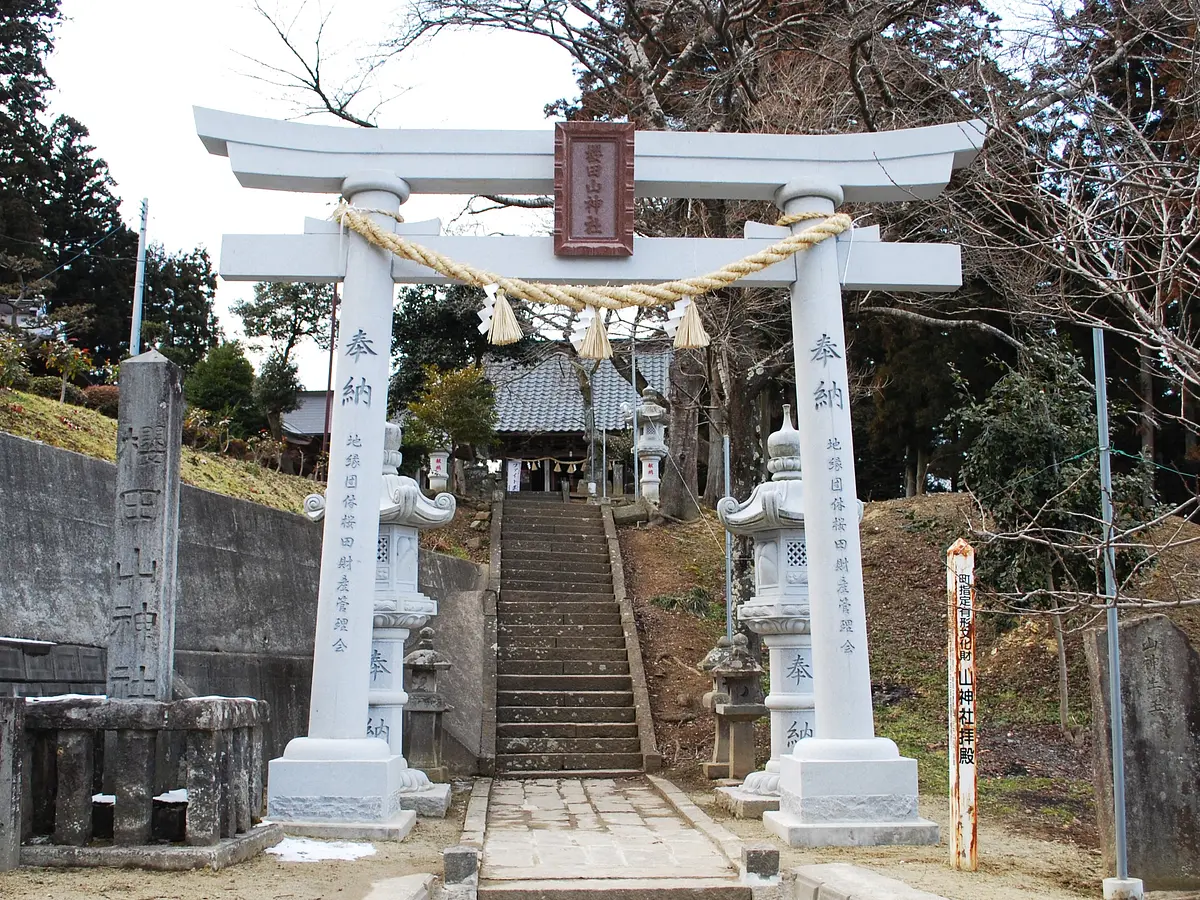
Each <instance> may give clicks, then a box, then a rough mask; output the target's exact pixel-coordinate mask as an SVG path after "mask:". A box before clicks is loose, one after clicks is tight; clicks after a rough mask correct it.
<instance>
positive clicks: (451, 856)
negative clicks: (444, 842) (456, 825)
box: [442, 845, 479, 885]
mask: <svg viewBox="0 0 1200 900" xmlns="http://www.w3.org/2000/svg"><path fill="white" fill-rule="evenodd" d="M442 881H443V882H444V883H446V884H448V885H449V884H475V883H477V882H478V881H479V849H478V848H477V847H465V846H462V845H459V846H457V847H447V848H446V849H445V850H443V851H442Z"/></svg>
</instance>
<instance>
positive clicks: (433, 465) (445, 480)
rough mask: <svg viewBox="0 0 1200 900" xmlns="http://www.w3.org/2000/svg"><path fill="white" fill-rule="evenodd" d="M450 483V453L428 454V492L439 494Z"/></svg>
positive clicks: (441, 451)
mask: <svg viewBox="0 0 1200 900" xmlns="http://www.w3.org/2000/svg"><path fill="white" fill-rule="evenodd" d="M449 483H450V451H449V450H446V449H444V448H443V449H441V450H432V451H430V453H429V492H430V493H431V494H440V493H441V492H442V491H444V490H446V486H447V485H448V484H449Z"/></svg>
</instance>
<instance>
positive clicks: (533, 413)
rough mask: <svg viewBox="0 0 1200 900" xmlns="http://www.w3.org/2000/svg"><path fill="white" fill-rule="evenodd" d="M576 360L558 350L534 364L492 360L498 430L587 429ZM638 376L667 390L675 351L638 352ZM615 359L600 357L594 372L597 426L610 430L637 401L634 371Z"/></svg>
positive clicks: (621, 424) (489, 366)
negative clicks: (624, 406) (631, 379)
mask: <svg viewBox="0 0 1200 900" xmlns="http://www.w3.org/2000/svg"><path fill="white" fill-rule="evenodd" d="M575 365H576V363H574V362H573V361H572V360H571V358H570V357H569V356H567V354H566V353H554V354H552V355H550V356H548V357H547V358H546V359H544V360H542V361H541V362H540V363H536V364H534V365H522V364H520V363H516V362H513V361H510V360H505V359H495V358H488V359H486V360H485V361H484V369H485V370H486V372H487V377H488V380H489V381H491V382H492V384H494V385H495V386H496V419H497V422H496V431H499V432H524V433H537V432H544V431H580V432H581V431H583V430H584V418H583V394H582V392H581V391H580V388H579V376H578V375H577V372H576V368H575ZM637 367H638V375H639V376H640V377H641V378H644V379H646V382H647V383H648V384H649V385H650V386H651V387H653V388H654V389H655V390H656V391H658V392H659V393H662V394H665V393H666V391H667V379H668V377H669V373H670V368H671V351H669V350H666V351H662V350H660V351H658V352H649V353H645V354H642V353H639V354H638V357H637ZM625 370H626V365H625V364H624V362H623V364H622V367H621V371H618V370H617V367H616V366H615V365H613V361H612V360H611V359H604V360H601V361H600V365H599V367H598V368H597V369H596V371H595V373H594V374H593V375H592V379H591V384H592V407H593V412H594V413H595V416H596V426H597V427H598V428H601V429H604V430H606V431H615V430H619V429H623V428H625V427H626V423H625V417H624V415H623V413H622V412H621V404H623V403H624V404H632V403H633V400H634V390H633V387H632V386H631V385H630V382H629V376H630V374H631V373H630V372H628V371H625Z"/></svg>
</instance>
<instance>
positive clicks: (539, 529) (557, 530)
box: [500, 519, 604, 543]
mask: <svg viewBox="0 0 1200 900" xmlns="http://www.w3.org/2000/svg"><path fill="white" fill-rule="evenodd" d="M500 536H501V537H503V538H508V537H513V538H516V539H517V540H520V539H521V538H522V537H534V538H536V537H553V538H554V539H555V540H563V539H564V538H590V539H592V540H594V541H595V540H599V539H602V538H603V537H604V523H603V522H535V521H528V522H510V521H508V520H507V519H505V520H504V524H503V525H501V526H500ZM563 543H565V540H563Z"/></svg>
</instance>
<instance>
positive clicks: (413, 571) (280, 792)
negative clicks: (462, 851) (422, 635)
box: [267, 422, 455, 840]
mask: <svg viewBox="0 0 1200 900" xmlns="http://www.w3.org/2000/svg"><path fill="white" fill-rule="evenodd" d="M354 437H357V436H354ZM353 439H354V438H352V441H353ZM400 441H401V432H400V427H399V426H398V425H394V424H392V423H390V422H388V423H385V425H384V441H383V460H382V466H381V475H380V476H376V477H375V478H370V479H369V476H367V475H366V473H363V475H362V476H361V478H360V477H359V475H358V474H351V475H348V476H346V478H347V484H348V485H349V484H350V483H351V481H352V484H353V487H354V489H356V490H362V489H363V488H364V487H365V486H366V483H367V481H368V479H369V480H371V481H374V482H376V483H377V484H378V485H379V487H380V490H379V493H378V495H377V496H378V497H379V501H378V502H379V509H378V515H377V519H376V521H377V524H378V532H377V536H376V541H375V553H374V559H373V560H372V561H373V562H374V579H373V581H374V583H373V590H372V596H373V609H372V612H373V615H372V618H371V623H372V633H371V645H370V650H369V651H368V652H369V657H368V659H367V666H366V673H365V674H364V678H363V683H362V685H361V690H362V693H364V694H365V697H366V700H367V709H366V713H367V715H366V718H365V724H364V725H363V726H361V728H362V730H361V732H360V733H361V735H362V738H361V740H363V741H364V742H369V741H379V742H380V743H381V744H383V746H384V747H385V748H386V750H387V754H386V760H387V763H386V766H387V768H386V769H384V768H383V767H382V766H380V765H378V764H372V765H368V766H364V767H363V768H365V769H368V770H370V769H375V770H376V774H379V770H382V774H383V776H384V777H385V778H386V779H387V780H386V782H385V783H386V784H387V785H388V786H389V787H390V790H389V791H388V793H387V795H386V797H384V796H383V795H380V797H379V802H378V804H371V805H365V804H362V803H359V804H357V805H356V806H357V809H358V810H359V812H358V813H357V814H358V815H363V814H364V812H366V811H368V810H371V811H372V815H370V816H365V817H363V818H360V819H350V818H349V817H347V816H345V815H344V814H343V811H342V810H339V809H338V805H337V801H336V799H335V798H336V796H337V795H336V794H333V795H330V794H315V793H314V792H313V791H312V790H308V789H307V786H306V782H304V780H303V779H304V777H305V773H306V772H308V771H311V770H312V768H313V762H312V761H310V760H303V761H296V762H293V759H292V758H289V755H288V754H289V753H290V752H291V750H292V747H293V745H296V744H297V742H299V745H298V746H299V747H300V748H301V750H302V751H305V752H306V750H305V748H307V747H309V746H310V744H309V742H308V739H306V738H297V739H295V740H293V741H292V742H291V743H289V744H288V749H287V750H285V751H284V756H283V758H282V759H275V760H272V761H271V763H270V776H271V777H270V778H269V779H268V783H267V788H268V800H267V811H268V815H270V816H271V817H272V818H273V819H274V820H276V821H279V822H282V823H284V824H286V825H287V828H288V830H289V831H292V832H295V833H306V834H312V835H317V836H319V835H324V834H337V835H341V834H344V835H360V836H374V837H378V838H392V839H396V840H400V839H403V837H404V836H405V835H407V833H408V830H409V829H411V828H412V822H413V816H414V814H415V812H420V813H421V814H422V815H438V816H444V815H445V814H446V810H447V809H448V808H449V805H450V786H449V785H447V784H440V785H439V784H433V783H431V782H430V780H429V778H428V776H426V774H425V773H424V772H422V771H421V770H420V769H414V768H411V767H409V766H408V763H407V761H406V760H405V759H404V755H403V746H404V706H405V704H406V703H407V702H408V694H407V693H406V692H405V690H404V642H405V641H406V640H407V639H408V635H409V633H410V631H411V629H413V628H420V627H421V626H423V625H424V624H425V623H426V622H428V621H429V618H430V616H434V615H436V614H437V603H436V601H434V600H433V599H432V598H430V597H427V596H426V595H424V594H422V593H421V592H420V590H419V589H418V587H417V575H418V559H419V555H418V554H419V546H418V541H419V535H420V531H421V530H423V529H426V528H436V527H438V526H441V525H445V524H446V523H448V522H449V521H450V520H451V519H453V518H454V511H455V500H454V497H453V496H452V495H450V494H438V495H437V497H436V498H434V499H433V500H430V499H429V498H427V497H426V496H425V495H424V494H423V493H422V492H421V489H420V486H419V485H418V484H417V482H416V481H414V480H413V479H412V478H409V477H407V476H405V475H399V474H397V472H396V469H397V467H398V466H399V465H400V463H401V461H402V457H401V455H400ZM359 443H360V444H361V443H362V442H361V441H359ZM351 447H352V449H358V447H355V446H354V444H353V443H351ZM304 508H305V513H306V514H307V515H308V517H309V518H310V519H312V520H313V521H315V522H319V521H321V520H323V519H324V520H325V522H326V530H325V540H326V541H328V540H329V539H330V534H329V528H328V522H329V521H331V520H334V519H335V518H336V519H337V520H338V521H339V525H340V526H341V529H342V530H344V531H351V530H352V529H353V528H356V527H358V526H359V521H360V520H362V519H365V518H366V517H367V516H366V513H365V510H364V509H363V508H362V507H361V506H358V505H354V506H347V505H346V504H345V502H343V508H342V509H341V510H340V511H331V510H329V509H328V505H327V497H325V496H322V495H320V494H310V495H309V496H308V497H307V498H306V499H305V501H304ZM337 540H338V544H339V547H341V548H343V549H346V550H351V549H353V547H354V544H353V543H347V541H351V542H352V541H353V540H354V539H353V538H352V537H351V538H348V537H345V536H339V537H338V538H337ZM345 558H346V559H353V558H352V557H349V556H347V557H345ZM341 571H342V574H341V576H340V577H339V579H338V581H337V583H336V585H335V587H336V589H337V591H338V592H339V594H338V599H337V601H336V603H335V606H334V610H335V613H337V614H338V615H336V616H335V618H334V623H333V624H334V627H333V631H334V632H335V634H336V633H337V632H339V631H341V630H342V629H343V628H345V627H348V621H347V619H348V614H349V612H350V610H351V607H352V599H351V595H350V594H349V593H348V591H349V590H350V584H351V582H350V577H349V571H351V569H350V567H349V566H347V567H345V568H343V569H342V570H341ZM318 633H319V625H318ZM339 640H340V638H339ZM335 647H336V644H335ZM335 652H347V651H346V650H342V651H335ZM315 678H316V675H315V673H314V680H315ZM314 690H315V685H314ZM310 728H311V721H310ZM356 743H357V742H356ZM344 746H345V745H342V747H344ZM376 748H378V745H376ZM335 749H341V747H337V746H336V745H335ZM375 752H376V753H378V749H376V750H375ZM381 758H383V757H379V756H376V757H373V759H381ZM297 759H298V758H297ZM368 759H372V757H369V758H368ZM332 768H337V766H332ZM277 773H278V777H277ZM376 784H378V782H376ZM320 787H321V789H325V790H336V789H337V786H336V785H323V786H320ZM306 790H307V792H306ZM388 809H390V810H391V811H390V813H387V812H385V811H386V810H388ZM375 813H378V814H380V815H384V816H386V818H377V817H376V816H375Z"/></svg>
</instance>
